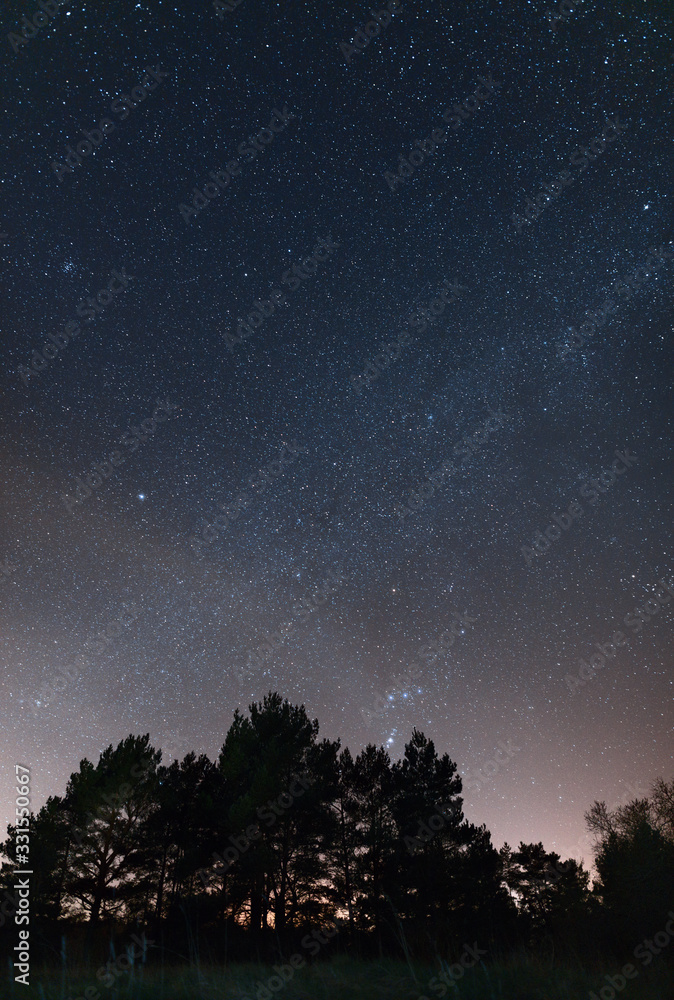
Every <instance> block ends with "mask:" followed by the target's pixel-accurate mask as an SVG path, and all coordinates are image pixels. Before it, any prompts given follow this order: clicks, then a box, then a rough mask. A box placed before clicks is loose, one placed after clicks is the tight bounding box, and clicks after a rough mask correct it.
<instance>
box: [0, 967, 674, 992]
mask: <svg viewBox="0 0 674 1000" xmlns="http://www.w3.org/2000/svg"><path fill="white" fill-rule="evenodd" d="M275 968H276V970H277V971H275ZM275 968H274V967H273V966H271V965H256V964H231V965H229V966H228V967H227V968H222V967H215V966H201V967H198V966H195V965H193V966H188V965H184V966H181V967H176V966H165V967H164V968H161V967H158V966H155V967H152V968H150V967H148V968H146V969H142V968H140V967H136V968H131V969H128V970H126V971H123V972H122V971H121V970H119V974H118V975H116V976H115V977H114V982H112V983H110V980H109V977H107V978H106V977H105V976H104V975H102V976H101V977H99V978H98V979H97V975H96V973H97V971H98V970H97V969H91V970H87V969H80V970H78V971H76V972H75V971H71V972H70V973H66V974H65V977H63V976H62V975H61V973H60V972H57V971H49V972H41V971H40V970H38V969H36V970H35V971H34V973H32V974H31V985H30V986H28V987H25V986H23V985H21V984H17V983H11V985H10V984H8V983H7V980H5V985H4V986H2V985H0V994H1V995H2V996H3V997H5V996H8V995H9V996H10V997H12V998H14V997H26V998H28V997H39V998H40V1000H99V998H100V1000H272V998H277V997H278V998H279V1000H423V998H425V1000H433V998H435V997H443V996H446V997H454V998H456V1000H613V998H614V997H620V998H621V1000H673V998H674V977H673V976H672V973H671V970H669V969H668V968H667V967H666V966H665V965H664V964H661V963H660V962H659V961H658V960H657V959H656V960H655V961H654V962H653V964H652V965H650V966H649V967H648V968H642V967H639V968H636V969H635V970H634V971H636V973H637V974H636V976H634V977H632V976H630V979H629V980H625V978H624V977H623V976H622V974H621V966H620V965H617V964H616V965H614V966H613V967H610V968H609V967H608V966H604V965H597V968H596V969H594V970H591V971H590V970H587V969H583V968H581V966H580V965H578V966H576V967H573V966H572V965H568V964H567V965H562V964H557V963H556V962H555V961H554V959H552V958H549V959H548V960H546V961H544V960H542V959H534V958H531V957H527V956H520V957H511V958H510V959H508V960H504V961H502V962H493V963H489V964H485V963H483V962H479V963H477V964H476V965H475V966H474V967H473V968H470V969H465V970H463V974H462V975H460V976H459V975H458V972H459V970H458V968H457V967H456V966H453V967H452V968H453V969H454V972H455V973H457V977H456V978H454V977H453V976H452V975H451V973H450V969H449V967H447V968H446V982H448V983H449V985H445V984H443V982H442V980H441V979H440V978H439V973H440V972H441V967H440V963H439V962H438V963H436V964H435V965H434V966H428V965H420V964H413V965H412V968H410V966H409V965H407V964H406V963H405V962H400V961H392V960H383V961H380V962H376V961H370V962H367V961H358V960H355V959H349V958H345V957H338V958H335V959H333V960H332V961H329V962H319V963H316V964H314V965H311V966H306V967H304V968H300V969H297V970H293V969H292V968H291V966H290V965H288V964H283V963H277V964H276V966H275ZM279 973H281V975H279ZM415 976H416V982H415V979H414V977H415ZM282 977H283V980H284V981H282ZM609 983H612V984H613V985H612V986H611V985H609ZM623 984H624V985H623ZM6 990H9V992H8V993H7V992H5V991H6ZM443 991H444V992H443Z"/></svg>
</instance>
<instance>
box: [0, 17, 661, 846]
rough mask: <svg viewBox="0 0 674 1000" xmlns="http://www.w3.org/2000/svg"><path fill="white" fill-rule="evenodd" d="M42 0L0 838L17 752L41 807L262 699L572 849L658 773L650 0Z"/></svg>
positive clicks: (1, 134)
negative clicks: (138, 743) (439, 764)
mask: <svg viewBox="0 0 674 1000" xmlns="http://www.w3.org/2000/svg"><path fill="white" fill-rule="evenodd" d="M48 6H49V10H50V13H49V14H48V15H43V16H42V15H40V13H39V7H38V4H37V0H34V2H32V3H29V4H28V5H26V4H25V3H23V2H19V0H10V2H9V3H8V4H6V5H5V7H4V9H3V13H2V26H3V30H2V35H3V37H2V54H1V56H0V72H1V73H2V78H3V79H4V80H6V81H7V84H6V86H5V90H4V97H3V128H2V129H1V130H0V147H1V153H2V155H1V157H0V163H1V164H2V165H1V167H0V184H1V191H2V198H1V199H0V231H1V232H0V275H1V280H2V287H3V291H2V304H3V310H2V311H3V316H4V318H3V320H2V341H1V347H0V352H1V356H2V368H1V377H0V390H1V396H0V406H1V411H2V418H1V419H2V423H1V432H0V448H1V452H0V458H1V483H2V499H1V501H0V503H1V507H0V662H1V664H2V671H1V678H0V692H1V695H0V698H1V702H2V707H3V717H2V736H1V740H2V774H1V781H0V795H1V797H2V801H3V803H4V804H5V807H4V809H3V815H2V817H0V819H1V820H2V829H3V830H4V828H5V824H6V822H7V821H8V820H9V819H10V818H11V817H12V816H13V804H12V803H13V799H14V792H13V785H14V780H13V779H14V764H15V762H19V763H21V764H23V765H28V766H30V767H31V772H32V787H33V795H34V798H33V807H34V808H36V809H37V808H39V807H40V806H41V805H42V803H43V802H44V801H45V799H46V797H47V796H48V795H49V794H62V793H63V792H64V791H65V785H66V781H67V778H68V776H69V774H70V773H71V771H73V770H75V769H76V768H77V767H78V764H79V761H80V759H81V758H82V757H85V756H86V757H88V758H89V759H90V760H93V761H96V760H97V759H98V755H99V753H100V751H101V750H102V749H103V748H104V747H105V746H107V745H108V744H109V743H113V744H116V743H117V742H118V741H119V740H121V739H123V738H124V737H125V736H127V735H128V734H129V733H145V732H148V731H149V732H150V734H151V738H152V741H153V743H154V745H156V746H160V747H162V748H163V749H164V750H165V751H166V753H167V754H168V756H169V757H172V756H174V755H179V756H181V757H182V756H183V755H184V754H185V753H186V752H187V751H188V750H190V749H194V750H196V751H198V752H205V753H207V754H208V755H209V756H210V757H211V758H212V759H213V758H214V757H215V756H216V755H217V752H218V750H219V748H220V746H221V745H222V743H223V741H224V737H225V734H226V731H227V729H228V727H229V725H230V723H231V720H232V715H233V712H234V709H235V708H236V707H237V706H238V707H240V708H241V709H242V710H243V711H244V712H245V711H246V709H247V706H248V705H249V704H250V703H251V702H252V701H254V700H260V699H261V698H262V696H263V695H264V694H265V693H266V692H267V691H268V690H270V689H272V690H278V691H279V692H280V693H281V694H282V695H283V696H284V697H287V698H288V699H289V700H290V701H292V702H294V703H300V702H303V703H304V704H305V705H306V707H307V710H308V712H309V714H310V716H311V717H312V718H314V717H316V718H318V719H319V722H320V723H321V734H322V735H324V736H329V737H330V738H336V737H341V738H342V740H343V744H345V745H348V746H349V747H350V748H351V750H352V752H353V753H354V755H355V754H356V753H357V752H358V751H359V750H360V749H361V748H362V747H363V746H364V745H365V744H366V743H367V742H370V741H371V742H374V743H377V744H384V745H386V746H387V748H388V750H389V752H390V754H391V756H392V757H393V758H394V759H397V758H398V757H399V756H400V755H401V754H402V752H403V749H404V744H405V742H406V741H407V740H409V738H410V737H411V734H412V730H413V728H414V727H416V728H418V729H421V730H422V731H423V732H424V733H425V734H426V735H427V736H428V737H429V738H431V739H433V740H434V742H435V745H436V748H437V750H438V751H439V752H440V753H445V752H447V753H449V755H450V756H451V758H452V759H453V760H455V761H456V762H457V764H458V766H459V770H460V772H461V773H462V774H463V775H464V780H465V790H464V800H465V801H464V811H465V813H466V815H467V817H468V819H470V820H472V821H473V822H476V823H480V822H486V824H487V826H488V827H489V829H490V830H491V831H492V834H493V837H494V841H495V843H496V845H497V846H500V844H501V843H502V842H503V841H504V840H508V841H509V842H510V843H511V844H512V845H517V844H518V843H519V841H520V840H524V841H526V842H530V841H538V840H543V842H544V843H545V846H546V848H547V849H548V850H557V851H559V852H560V853H561V854H562V855H563V856H564V857H567V856H576V857H579V856H581V855H583V856H585V857H586V858H589V857H590V853H589V840H588V838H587V837H586V835H585V832H584V821H583V813H584V812H585V811H586V810H587V809H589V807H590V806H591V804H592V802H593V801H594V800H595V799H605V800H606V802H607V805H609V806H615V805H617V804H622V803H625V802H627V801H628V800H629V799H630V798H633V797H634V796H635V795H639V794H641V795H643V794H645V793H646V792H647V790H648V787H649V785H650V783H651V782H652V780H653V779H654V778H656V777H657V776H659V775H662V776H663V777H665V778H667V779H671V777H672V747H673V741H672V738H671V736H672V732H671V729H672V653H671V649H672V640H673V639H674V602H671V596H670V595H668V593H667V591H666V589H663V586H666V584H667V583H669V585H670V586H671V587H672V591H673V592H674V536H673V531H672V525H673V523H674V522H673V519H672V502H671V497H672V485H673V478H674V477H673V473H672V451H671V443H672V425H673V422H672V406H671V399H672V389H671V385H672V354H673V347H672V334H673V331H674V328H673V325H672V309H671V294H672V288H673V287H674V242H673V240H674V220H673V218H672V207H673V204H672V201H673V199H672V192H673V191H674V160H673V158H672V138H673V137H674V129H673V128H672V99H673V97H674V77H673V75H672V70H671V63H670V64H668V63H669V60H670V59H671V51H672V35H673V31H672V20H671V17H670V18H668V17H667V5H662V4H658V3H655V2H646V3H638V4H637V3H625V4H621V5H620V8H621V11H620V13H619V12H617V11H615V12H611V11H609V13H607V12H606V11H605V9H604V7H605V5H603V4H597V3H594V2H590V0H587V2H585V3H583V2H580V3H577V4H576V6H575V7H573V8H569V7H568V6H567V7H566V8H564V10H565V11H566V14H565V16H564V17H563V18H562V17H559V18H558V20H556V21H552V20H551V17H552V15H553V14H555V13H557V12H558V11H559V8H558V6H557V4H556V3H555V0H551V2H550V4H549V5H548V3H547V0H536V2H534V3H532V2H528V3H521V4H515V3H510V4H505V3H498V2H496V3H495V2H493V0H490V2H488V3H474V2H472V3H470V4H468V3H458V4H452V5H451V6H450V5H444V4H443V3H441V2H432V3H428V2H424V3H416V2H414V0H404V2H403V3H401V4H399V5H398V6H397V8H395V9H394V10H393V14H392V17H390V15H389V14H388V13H382V14H381V15H380V22H381V26H380V30H379V32H378V33H377V34H376V36H375V28H376V27H377V25H376V24H375V25H374V27H373V23H374V22H372V15H371V14H370V10H371V8H369V7H367V5H366V4H361V3H359V2H353V0H348V2H346V3H344V4H340V5H338V6H337V7H334V6H333V5H329V4H328V5H326V4H307V3H301V2H299V0H289V2H286V3H283V4H278V5H277V4H271V3H268V2H264V0H262V2H259V0H255V2H254V0H241V2H239V4H238V5H237V6H236V7H235V9H232V10H226V9H225V7H224V5H223V4H220V5H219V8H220V9H219V10H216V9H215V8H214V6H213V4H211V3H208V2H207V0H203V2H202V3H201V4H196V3H187V4H185V5H181V6H180V8H177V7H174V6H172V5H170V4H167V3H164V2H161V0H152V3H145V2H143V3H136V4H135V5H133V4H129V5H122V4H121V3H117V2H108V3H105V4H103V5H101V4H92V3H88V2H85V3H77V2H73V3H70V4H65V5H63V6H60V7H58V8H57V7H56V2H55V0H54V2H53V4H52V5H48ZM393 6H395V5H392V7H393ZM52 8H55V9H52ZM373 9H374V10H375V12H376V11H385V10H386V7H385V5H377V6H376V7H374V8H373ZM35 12H37V13H38V17H37V21H38V22H42V21H43V20H47V23H46V24H44V25H43V26H42V27H40V28H39V29H36V28H35V27H31V28H30V29H26V32H27V34H28V33H29V32H30V33H31V34H32V36H33V37H30V38H28V39H25V38H21V35H20V31H21V27H22V25H23V24H24V22H22V16H24V15H28V16H30V17H31V18H32V17H33V15H34V13H35ZM670 14H671V11H670ZM389 18H390V23H386V22H387V21H388V20H389ZM368 21H369V22H370V24H369V27H368V32H369V35H370V36H372V37H370V38H368V36H367V35H366V34H365V33H361V34H357V32H358V31H359V29H360V31H361V32H362V29H363V27H364V26H365V25H366V22H368ZM17 33H19V34H17ZM17 38H21V41H20V42H17V41H16V39H17ZM12 39H14V41H13V42H12ZM354 39H355V40H356V41H357V42H358V43H359V45H355V44H354ZM143 83H145V84H146V85H147V86H146V88H144V87H143ZM139 87H140V88H141V89H140V90H138V89H136V90H135V91H134V90H133V88H139ZM133 93H135V95H136V96H135V98H134V97H133V96H130V95H132V94H133ZM124 95H126V98H125V96H124ZM455 106H456V107H455ZM443 114H444V115H445V118H444V121H443ZM106 119H107V122H106V121H105V120H106ZM101 123H103V125H104V131H103V130H102V129H101ZM108 123H111V124H112V125H113V127H112V128H111V127H110V124H108ZM270 124H272V125H273V128H269V126H270ZM92 130H93V131H92ZM440 130H442V131H440ZM87 132H88V133H90V137H91V138H90V140H85V134H86V133H87ZM602 134H603V135H604V138H602ZM431 135H433V136H434V138H433V139H431ZM256 137H257V138H256ZM251 139H252V140H253V143H251ZM92 140H93V141H95V142H96V145H95V148H94V149H91V147H90V148H87V146H88V145H89V143H90V141H92ZM78 144H80V150H81V151H82V155H79V154H78V153H77V152H76V149H75V148H76V147H77V146H78ZM590 144H593V145H590ZM68 147H70V150H71V152H69V151H68ZM582 147H586V151H585V152H583V151H582ZM588 147H589V149H588ZM424 150H425V152H423V151H424ZM410 154H411V155H412V160H411V164H410V161H409V160H408V159H407V158H408V157H409V156H410ZM67 157H68V158H69V160H70V165H69V164H68V162H67V161H66V158H67ZM401 157H402V159H401ZM78 161H79V162H78ZM420 161H422V162H420ZM211 175H214V176H211ZM218 178H219V180H218ZM544 185H548V188H547V190H548V192H551V193H550V194H548V195H545V190H546V189H545V188H544ZM195 188H196V190H195ZM204 191H206V194H204ZM214 192H215V193H214ZM537 196H538V200H537ZM536 200H537V201H536ZM536 205H538V207H536ZM181 206H182V207H181ZM314 253H316V256H313V255H314ZM312 256H313V259H310V258H312ZM321 258H322V259H321ZM303 262H307V263H306V266H305V265H304V264H303ZM293 268H296V270H295V271H293ZM441 293H442V294H443V296H444V299H441V298H440V295H441ZM88 298H90V299H91V300H92V301H91V302H89V303H87V299H88ZM256 301H258V302H260V306H259V308H258V307H256V306H255V302H256ZM430 310H432V311H433V313H434V315H433V314H432V313H431V311H430ZM424 311H425V312H424ZM588 312H589V313H594V314H595V321H594V325H593V324H592V323H591V324H589V325H586V326H585V327H584V328H583V332H582V333H579V332H578V331H579V330H580V328H581V325H582V324H583V323H585V322H586V320H587V318H588ZM265 314H266V315H265ZM251 316H252V320H250V322H249V320H248V318H249V317H251ZM68 324H69V325H68ZM64 331H65V333H64ZM50 335H51V336H52V338H53V339H49V338H50ZM45 345H46V346H45ZM34 352H37V353H34ZM45 352H46V353H45ZM375 364H378V365H379V370H378V369H377V368H376V367H374V366H375ZM38 368H39V369H40V370H39V371H37V369H38ZM365 373H367V375H365ZM375 376H376V377H375ZM153 414H154V415H155V417H156V420H153ZM616 452H619V453H620V454H621V455H622V456H623V458H622V459H621V458H619V457H618V458H617V457H616ZM621 463H622V464H621ZM94 466H98V467H99V470H101V472H99V473H98V474H96V473H95V471H94ZM612 468H613V469H614V473H613V474H612V473H611V472H610V471H609V470H611V469H612ZM92 472H94V476H93V478H91V479H90V482H89V486H86V485H85V484H84V480H85V479H86V477H87V476H91V474H92ZM602 473H603V474H604V479H603V483H604V485H602V483H601V481H600V482H599V484H595V486H592V485H591V481H592V480H596V479H597V477H600V476H602ZM618 473H619V474H618ZM599 487H601V488H599ZM87 494H89V495H87ZM570 511H571V512H570ZM555 516H557V518H558V521H557V522H555V520H554V518H555ZM560 523H561V525H562V527H558V525H559V524H560ZM546 529H547V531H548V534H547V537H546V536H545V535H540V534H538V535H537V532H545V531H546ZM562 529H563V530H562ZM557 536H559V537H557ZM534 539H538V548H539V550H540V551H539V552H537V551H536V550H535V549H534V548H533V542H534ZM546 542H547V546H546V544H545V543H546ZM658 581H663V583H662V584H660V585H659V584H658ZM658 587H659V589H658ZM654 592H655V593H658V594H659V595H660V597H661V598H662V601H661V603H659V602H658V601H657V599H655V598H654V596H653V595H654ZM668 597H669V600H668ZM649 600H650V601H651V604H650V605H649V607H650V609H651V611H650V612H646V613H644V614H643V616H642V618H641V620H640V619H639V616H638V613H636V612H635V610H634V609H635V608H643V607H644V605H645V603H646V601H649ZM670 602H671V603H670ZM626 616H631V617H630V619H629V620H630V621H631V622H632V623H633V624H632V625H628V624H627V623H626V622H625V617H626ZM632 616H633V617H632ZM117 622H119V623H120V624H115V623H117ZM634 623H636V624H634ZM452 626H453V627H454V632H453V635H452V636H451V638H450V639H449V640H448V641H447V643H446V644H445V646H444V647H443V649H442V650H441V651H440V652H437V647H436V648H435V650H434V649H432V648H431V649H430V650H429V646H430V644H431V643H433V642H436V641H438V639H439V638H440V637H441V636H442V635H443V633H444V634H445V637H447V636H448V635H450V633H449V632H448V630H449V629H451V628H452ZM106 630H107V632H106ZM617 631H622V633H623V640H621V642H622V645H621V646H620V648H614V647H612V646H611V640H612V637H614V636H615V633H616V632H617ZM102 632H103V633H104V635H103V637H102V638H100V634H101V633H102ZM273 633H275V635H273ZM265 636H269V637H271V638H270V639H269V643H270V644H271V645H274V646H276V647H277V648H276V649H273V650H271V651H269V652H267V653H264V655H262V653H263V651H264V646H263V643H264V641H265ZM616 641H617V640H616ZM596 644H599V645H600V646H602V645H603V646H604V648H605V650H606V653H607V656H606V658H605V663H604V665H603V666H601V665H600V664H599V660H598V659H596V658H595V661H594V663H595V664H598V668H597V670H596V673H595V676H594V677H592V678H591V679H587V680H585V682H584V683H583V685H580V684H578V685H576V684H575V683H574V682H573V681H571V680H570V678H571V677H572V676H575V677H576V678H577V677H578V676H579V670H580V661H581V659H584V660H588V659H589V658H590V657H591V656H593V655H595V654H598V652H599V651H598V649H597V646H596ZM607 644H608V645H607ZM257 651H260V653H258V652H257ZM78 657H83V658H84V659H80V660H79V666H77V665H75V666H73V664H74V662H75V661H76V660H77V658H78ZM601 658H603V657H601ZM583 669H584V670H586V673H589V670H590V669H591V668H583ZM59 678H63V679H62V680H59ZM396 678H399V680H398V681H396ZM400 678H402V679H400ZM59 688H60V690H58V689H59ZM503 748H507V752H506V751H505V750H504V749H503ZM494 761H498V763H494ZM480 771H481V775H480V774H478V772H480ZM470 777H472V779H473V780H467V778H470Z"/></svg>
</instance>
